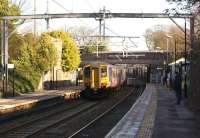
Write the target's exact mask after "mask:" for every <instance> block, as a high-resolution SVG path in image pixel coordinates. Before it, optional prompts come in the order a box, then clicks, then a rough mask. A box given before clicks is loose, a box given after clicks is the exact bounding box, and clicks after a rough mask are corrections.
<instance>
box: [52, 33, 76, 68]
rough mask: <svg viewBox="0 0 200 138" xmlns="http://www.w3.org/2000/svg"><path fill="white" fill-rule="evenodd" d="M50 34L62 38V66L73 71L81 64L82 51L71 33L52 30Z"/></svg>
mask: <svg viewBox="0 0 200 138" xmlns="http://www.w3.org/2000/svg"><path fill="white" fill-rule="evenodd" d="M49 34H50V35H51V36H52V37H54V38H59V39H61V40H62V43H63V45H62V55H61V58H62V60H61V66H62V69H63V71H73V70H75V69H77V68H78V66H79V64H80V52H79V49H78V48H77V45H76V42H75V41H74V39H73V38H72V37H71V35H70V33H68V32H64V31H62V30H61V31H52V32H50V33H49Z"/></svg>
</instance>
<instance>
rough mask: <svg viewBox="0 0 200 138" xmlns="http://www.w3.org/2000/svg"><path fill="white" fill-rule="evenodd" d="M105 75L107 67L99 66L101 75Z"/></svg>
mask: <svg viewBox="0 0 200 138" xmlns="http://www.w3.org/2000/svg"><path fill="white" fill-rule="evenodd" d="M106 76H107V67H102V68H101V77H106Z"/></svg>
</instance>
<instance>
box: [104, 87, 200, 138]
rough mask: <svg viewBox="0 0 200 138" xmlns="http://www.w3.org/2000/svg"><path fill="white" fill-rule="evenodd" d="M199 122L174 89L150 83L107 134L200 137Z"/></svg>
mask: <svg viewBox="0 0 200 138" xmlns="http://www.w3.org/2000/svg"><path fill="white" fill-rule="evenodd" d="M199 130H200V125H199V124H197V123H196V120H195V117H194V115H193V113H192V112H190V111H189V110H188V109H187V108H186V107H185V106H184V104H183V103H181V105H176V97H175V93H174V91H172V90H169V89H168V88H165V87H163V86H161V85H155V84H147V87H146V89H145V91H144V92H143V94H142V96H141V97H140V98H139V99H138V100H137V101H136V103H135V104H134V105H133V106H132V108H131V109H130V110H129V112H128V113H127V114H126V115H125V116H124V117H123V118H122V119H121V120H120V121H119V122H118V124H117V125H116V126H115V127H114V128H113V129H112V130H111V131H110V132H109V133H108V134H107V135H106V138H199V137H200V132H199Z"/></svg>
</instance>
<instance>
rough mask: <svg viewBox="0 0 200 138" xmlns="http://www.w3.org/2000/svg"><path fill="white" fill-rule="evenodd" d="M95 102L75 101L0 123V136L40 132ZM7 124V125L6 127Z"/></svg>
mask: <svg viewBox="0 0 200 138" xmlns="http://www.w3.org/2000/svg"><path fill="white" fill-rule="evenodd" d="M96 104H97V102H88V101H81V100H80V101H76V102H74V103H71V104H69V106H66V105H62V106H61V107H59V108H57V109H56V110H51V111H47V112H46V113H45V112H41V113H39V114H37V115H36V114H35V115H33V116H32V117H28V116H27V117H26V118H21V119H19V120H15V121H13V122H11V123H8V124H5V125H1V127H3V128H6V129H1V132H0V138H6V137H9V138H25V137H30V136H32V135H35V134H37V133H40V132H41V131H44V130H45V129H47V128H49V127H50V126H54V125H57V124H59V123H60V122H62V121H65V120H67V119H69V118H70V117H72V116H75V115H76V114H79V113H81V112H84V111H86V110H88V109H91V108H92V107H93V106H95V105H96ZM6 126H7V127H6Z"/></svg>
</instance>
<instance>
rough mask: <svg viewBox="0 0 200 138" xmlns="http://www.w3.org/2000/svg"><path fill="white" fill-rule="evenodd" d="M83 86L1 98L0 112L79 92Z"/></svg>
mask: <svg viewBox="0 0 200 138" xmlns="http://www.w3.org/2000/svg"><path fill="white" fill-rule="evenodd" d="M81 89H82V87H79V86H74V87H69V88H67V89H63V90H49V91H42V92H32V93H27V94H22V95H20V96H16V97H9V98H1V99H0V114H2V113H5V112H11V111H12V108H16V107H18V106H26V105H28V104H34V103H37V102H40V101H43V100H48V99H51V98H56V97H59V96H64V95H66V94H70V93H72V92H73V93H74V92H78V91H80V90H81Z"/></svg>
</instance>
